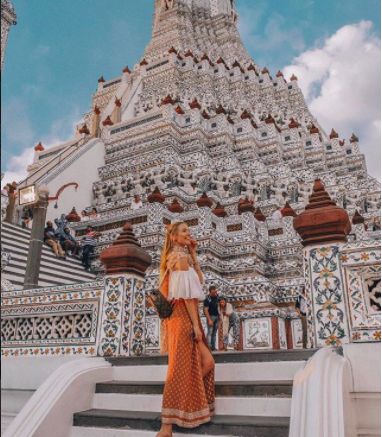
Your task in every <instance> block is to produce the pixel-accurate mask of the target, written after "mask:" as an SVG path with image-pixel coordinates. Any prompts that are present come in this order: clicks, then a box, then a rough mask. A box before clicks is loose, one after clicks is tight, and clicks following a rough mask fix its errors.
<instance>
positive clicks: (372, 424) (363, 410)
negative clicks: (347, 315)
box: [343, 343, 381, 437]
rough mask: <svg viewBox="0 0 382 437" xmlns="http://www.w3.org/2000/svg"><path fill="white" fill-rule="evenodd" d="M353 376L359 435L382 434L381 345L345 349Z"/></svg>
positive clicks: (350, 345) (365, 345) (354, 402)
mask: <svg viewBox="0 0 382 437" xmlns="http://www.w3.org/2000/svg"><path fill="white" fill-rule="evenodd" d="M343 349H344V355H345V357H346V358H347V359H348V360H349V361H350V366H351V370H352V376H353V393H352V399H353V405H354V411H355V412H356V421H357V432H358V436H362V437H367V436H380V435H381V432H380V430H381V344H380V343H351V344H345V345H344V346H343Z"/></svg>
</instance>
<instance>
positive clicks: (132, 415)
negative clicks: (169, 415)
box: [74, 410, 289, 437]
mask: <svg viewBox="0 0 382 437" xmlns="http://www.w3.org/2000/svg"><path fill="white" fill-rule="evenodd" d="M74 426H75V427H82V426H85V427H90V428H94V427H97V428H105V429H104V436H105V437H106V436H108V435H110V434H109V433H106V429H109V430H111V429H118V430H132V429H134V430H141V431H142V430H143V431H152V432H158V431H159V429H160V426H161V421H160V414H158V413H149V412H130V411H115V410H113V411H110V410H89V411H86V412H83V413H78V414H76V415H75V416H74ZM174 431H175V432H178V433H179V434H180V435H189V434H193V435H198V436H199V435H210V436H234V437H287V436H288V432H289V418H287V417H267V418H264V417H253V416H228V415H224V416H219V415H217V416H215V417H214V418H213V419H212V421H211V422H210V423H207V424H205V425H201V426H199V427H198V428H195V429H184V428H179V427H177V426H174ZM76 432H77V434H74V435H77V436H81V435H83V434H81V433H80V432H81V430H77V431H76Z"/></svg>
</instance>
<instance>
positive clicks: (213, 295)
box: [204, 285, 219, 351]
mask: <svg viewBox="0 0 382 437" xmlns="http://www.w3.org/2000/svg"><path fill="white" fill-rule="evenodd" d="M204 315H205V316H206V319H207V327H208V328H207V340H208V345H209V347H210V348H211V350H213V351H216V333H217V332H218V327H219V298H218V291H217V288H216V287H215V286H214V285H211V287H210V288H209V293H208V296H207V297H206V299H205V301H204Z"/></svg>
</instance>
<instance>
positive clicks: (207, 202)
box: [196, 193, 213, 208]
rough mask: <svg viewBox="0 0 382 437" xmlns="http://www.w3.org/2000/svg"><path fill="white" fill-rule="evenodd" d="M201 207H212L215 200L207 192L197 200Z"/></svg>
mask: <svg viewBox="0 0 382 437" xmlns="http://www.w3.org/2000/svg"><path fill="white" fill-rule="evenodd" d="M196 204H197V205H198V207H199V208H203V207H208V208H212V205H213V201H212V199H210V198H209V197H208V196H207V193H203V194H202V195H201V196H200V197H199V199H198V200H197V201H196Z"/></svg>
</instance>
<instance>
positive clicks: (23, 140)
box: [2, 99, 81, 185]
mask: <svg viewBox="0 0 382 437" xmlns="http://www.w3.org/2000/svg"><path fill="white" fill-rule="evenodd" d="M4 112H6V116H5V117H4V118H5V119H6V120H7V122H6V123H4V129H5V137H6V139H7V140H8V141H9V142H16V143H18V144H19V145H20V146H22V150H21V152H20V153H18V154H14V155H11V156H10V157H9V158H8V157H7V158H6V169H5V171H4V178H3V179H2V185H5V184H6V183H8V182H13V181H16V182H19V181H21V180H22V179H24V178H25V177H26V176H27V166H28V165H29V164H32V162H33V157H34V146H35V145H36V144H37V143H38V142H39V141H41V142H42V144H43V145H44V147H45V149H49V148H50V147H53V146H56V145H58V144H62V143H65V142H67V141H68V140H70V139H71V138H73V134H74V131H75V126H76V125H77V123H78V122H79V120H80V118H81V116H80V112H79V109H78V108H73V110H72V111H71V112H70V113H68V115H67V116H65V117H63V118H59V119H56V120H54V121H53V122H52V124H51V126H50V128H49V131H48V132H47V133H46V134H44V135H41V136H40V137H38V136H37V134H36V132H35V131H34V130H33V128H32V123H31V121H30V119H29V115H28V111H27V108H26V106H25V105H24V104H23V103H22V102H21V101H20V100H19V99H11V101H10V102H9V103H8V104H7V105H5V109H4Z"/></svg>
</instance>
